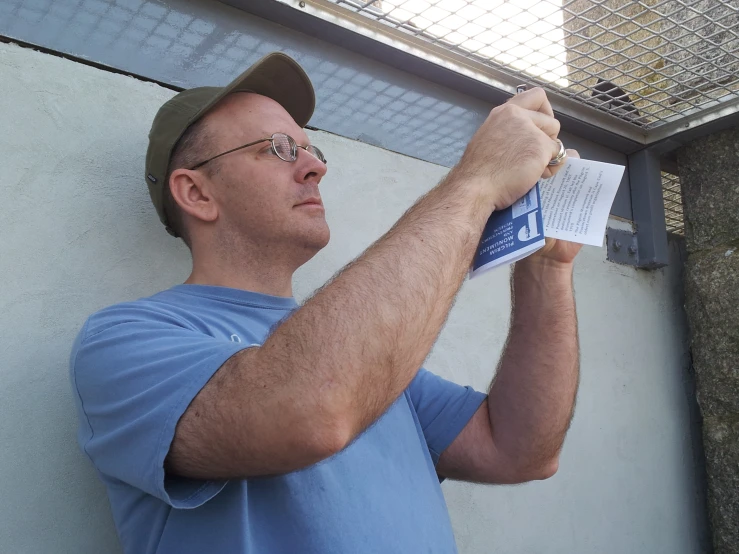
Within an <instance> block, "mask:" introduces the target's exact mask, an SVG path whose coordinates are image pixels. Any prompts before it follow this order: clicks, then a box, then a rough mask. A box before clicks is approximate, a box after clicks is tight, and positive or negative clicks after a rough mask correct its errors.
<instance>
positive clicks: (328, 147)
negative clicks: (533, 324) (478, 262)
mask: <svg viewBox="0 0 739 554" xmlns="http://www.w3.org/2000/svg"><path fill="white" fill-rule="evenodd" d="M171 94H172V92H171V91H169V90H166V89H163V88H160V87H158V86H156V85H153V84H149V83H142V82H139V81H136V80H134V79H132V78H129V77H125V76H121V75H116V74H111V73H107V72H104V71H101V70H98V69H94V68H91V67H87V66H84V65H80V64H77V63H74V62H71V61H67V60H63V59H60V58H56V57H53V56H49V55H46V54H40V53H37V52H33V51H30V50H27V49H22V48H20V47H17V46H14V45H6V44H0V130H2V132H0V168H2V171H0V183H2V190H3V198H4V200H5V206H4V209H3V210H1V211H0V275H1V276H2V282H3V286H2V287H1V288H0V331H1V332H2V336H3V340H2V342H0V379H1V381H0V383H1V384H0V444H1V445H2V448H0V476H1V478H0V498H2V500H3V501H2V503H0V553H2V554H5V553H9V554H10V553H12V554H26V553H29V554H36V553H44V554H45V553H49V552H54V553H74V554H97V553H100V552H106V553H107V552H111V553H113V552H118V551H119V549H118V546H117V539H116V536H115V531H114V528H113V526H112V523H111V518H110V512H109V508H108V506H107V500H106V497H105V493H104V490H103V487H102V486H101V485H100V484H99V483H98V481H97V480H96V476H95V473H94V471H93V469H92V467H91V466H90V464H89V462H88V460H87V459H86V458H85V457H84V456H83V455H82V454H81V453H80V452H79V451H78V450H77V446H76V444H75V437H74V433H75V426H76V421H75V414H74V410H73V405H72V397H71V393H70V389H69V385H68V383H67V356H68V352H69V348H70V345H71V341H72V339H73V337H74V335H75V334H76V332H77V330H78V328H79V326H80V325H81V324H82V322H83V320H84V319H85V317H86V316H87V315H88V314H89V313H91V312H92V311H94V310H96V309H98V308H101V307H103V306H106V305H108V304H111V303H113V302H116V301H120V300H126V299H133V298H136V297H139V296H142V295H148V294H151V293H153V292H155V291H157V290H160V289H162V288H165V287H168V286H170V285H172V284H175V283H178V282H181V281H182V280H183V279H184V278H185V277H186V276H187V274H188V261H189V258H188V254H187V251H186V250H185V248H184V247H183V246H182V245H180V244H179V243H178V242H177V241H175V240H174V239H171V238H170V237H169V236H168V235H167V234H166V233H165V232H164V230H163V229H162V228H161V226H160V224H159V222H158V220H157V218H156V216H155V214H154V211H153V209H152V207H151V205H150V203H149V200H148V195H147V193H146V189H145V186H144V183H143V181H142V177H141V174H142V169H141V168H142V164H143V155H144V151H145V148H146V134H147V131H148V127H149V123H150V121H151V119H152V117H153V115H154V113H155V111H156V109H157V107H158V106H159V105H160V104H161V103H162V102H163V101H165V100H166V99H167V98H169V97H170V96H171ZM311 138H312V140H314V142H315V143H316V144H320V146H321V148H322V149H323V150H324V151H325V152H326V155H327V157H328V158H329V160H330V171H329V174H328V176H327V177H326V179H325V180H324V182H323V184H322V190H323V196H324V200H325V204H326V206H327V213H328V218H329V223H330V225H331V227H332V230H333V238H332V242H331V244H330V245H329V246H328V248H326V249H325V250H324V251H323V252H322V253H321V254H320V255H318V256H317V257H316V258H315V259H314V260H313V261H311V263H310V264H308V265H307V266H306V267H305V268H303V269H302V270H301V271H300V272H299V274H298V278H297V283H296V294H297V295H298V296H299V297H304V296H305V295H306V294H308V293H309V292H310V291H311V290H313V289H314V288H315V287H317V286H319V285H320V284H321V283H322V282H323V281H324V280H325V279H326V278H328V277H329V276H330V275H331V274H332V273H333V272H334V271H335V270H336V269H338V268H339V267H340V266H341V265H343V264H344V263H346V262H347V261H348V260H350V259H351V258H352V257H354V256H356V255H357V254H359V253H360V252H361V251H362V249H363V248H365V247H366V246H367V245H368V244H369V243H370V242H371V241H372V240H373V239H374V238H376V237H378V236H379V235H380V234H381V233H382V232H383V231H385V230H386V229H388V228H389V226H390V225H391V224H392V223H393V221H394V220H395V219H397V217H398V216H399V215H400V214H401V213H402V212H403V211H404V209H405V208H407V207H408V206H409V205H410V204H411V203H412V202H413V200H414V199H415V198H417V197H418V196H419V195H420V194H422V193H423V192H424V191H425V190H427V189H428V188H429V187H431V186H432V185H433V184H435V183H436V182H437V181H438V180H439V179H440V178H441V177H442V175H444V173H445V171H446V170H445V168H443V167H440V166H436V165H433V164H430V163H427V162H422V161H419V160H415V159H411V158H407V157H404V156H401V155H398V154H394V153H391V152H388V151H385V150H382V149H379V148H376V147H373V146H368V145H365V144H361V143H357V142H353V141H350V140H348V139H345V138H341V137H338V136H335V135H330V134H327V133H321V132H316V133H313V134H312V137H311ZM673 255H674V259H673V263H672V264H671V265H670V266H669V267H668V268H666V269H663V270H659V271H655V272H639V271H636V270H634V269H631V268H628V267H622V266H617V265H613V264H611V263H609V262H606V261H605V251H604V250H603V249H598V248H591V247H586V248H585V249H584V250H583V252H582V254H581V256H580V258H579V261H578V264H577V269H576V294H577V300H578V308H579V315H580V327H581V333H582V368H583V375H582V388H581V392H580V397H579V401H578V408H577V414H576V417H575V421H574V423H573V427H572V430H571V432H570V436H569V439H568V441H567V444H566V448H565V450H564V454H563V459H562V463H561V469H560V472H559V473H558V474H557V475H556V476H555V477H554V478H553V479H551V480H549V481H546V482H542V483H536V484H528V485H523V486H517V487H482V486H471V485H465V484H459V483H451V482H450V483H446V484H444V492H445V494H446V497H447V500H448V503H449V507H450V510H451V514H452V520H453V523H454V528H455V533H456V536H457V540H458V543H459V548H460V552H461V553H462V554H473V553H488V552H500V553H524V552H533V553H541V552H546V553H548V554H554V553H559V552H561V553H568V554H579V553H581V554H592V553H614V554H617V553H618V554H621V553H649V554H659V553H665V554H683V553H685V554H688V553H690V554H693V553H695V552H700V551H701V549H702V541H703V533H704V529H703V524H702V515H701V511H700V506H699V503H698V502H697V501H696V495H697V492H696V491H697V487H696V480H695V477H694V475H695V469H694V454H693V451H692V446H691V445H692V435H691V425H690V418H691V411H690V404H689V401H688V396H687V395H686V391H685V385H684V382H685V381H686V380H687V373H686V371H687V369H686V368H687V365H688V360H687V356H686V346H685V324H684V318H683V312H682V308H681V291H680V267H681V263H680V260H679V256H678V251H677V249H676V248H673ZM507 278H508V276H507V272H506V270H499V271H496V272H493V273H490V274H488V275H486V276H484V277H482V278H480V279H478V280H475V281H472V282H469V283H467V284H466V285H465V286H464V288H463V290H462V293H461V295H460V298H459V301H458V302H457V304H456V306H455V308H454V310H453V312H452V314H451V317H450V319H449V322H448V324H447V326H446V328H445V330H444V332H443V334H442V336H441V338H440V340H439V342H438V344H437V345H436V347H435V349H434V351H433V353H432V355H431V357H430V360H429V361H428V364H427V366H428V367H429V368H430V369H432V370H435V371H437V372H439V373H441V374H442V375H445V376H447V377H449V378H452V379H454V380H456V381H458V382H462V383H471V384H473V385H474V386H476V387H478V388H481V389H483V388H485V387H486V386H487V384H488V383H489V381H490V379H491V376H492V372H493V369H494V366H495V363H496V358H497V355H498V353H499V351H500V348H501V346H502V344H503V341H504V338H505V333H506V325H507V318H508V311H509V299H508V285H507Z"/></svg>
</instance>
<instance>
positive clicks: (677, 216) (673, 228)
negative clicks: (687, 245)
mask: <svg viewBox="0 0 739 554" xmlns="http://www.w3.org/2000/svg"><path fill="white" fill-rule="evenodd" d="M662 198H663V199H664V202H665V221H666V223H667V232H668V233H675V234H676V235H682V234H684V228H685V224H684V222H683V194H682V190H681V189H680V178H679V177H678V176H677V175H673V174H672V173H666V172H664V171H663V172H662Z"/></svg>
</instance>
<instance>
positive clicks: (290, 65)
mask: <svg viewBox="0 0 739 554" xmlns="http://www.w3.org/2000/svg"><path fill="white" fill-rule="evenodd" d="M232 92H254V93H256V94H261V95H263V96H267V97H268V98H272V99H273V100H275V101H276V102H279V103H280V105H281V106H282V107H283V108H285V110H286V111H287V113H289V114H290V115H291V116H292V118H293V119H294V120H295V122H296V123H297V124H298V125H300V126H301V127H305V125H306V124H307V123H308V121H309V120H310V118H311V115H313V110H314V108H315V105H316V96H315V93H314V91H313V85H312V84H311V82H310V79H309V78H308V75H306V73H305V71H304V70H303V68H302V67H300V65H298V63H297V62H296V61H295V60H293V59H292V58H291V57H289V56H287V55H285V54H282V53H281V52H274V53H272V54H268V55H267V56H265V57H263V58H262V59H261V60H259V61H258V62H257V63H255V64H254V65H252V66H251V67H250V68H249V69H247V70H246V71H244V72H243V73H242V74H241V75H239V76H238V77H236V79H234V80H233V81H232V82H231V83H230V84H228V85H226V86H225V87H198V88H193V89H189V90H185V91H182V92H180V93H179V94H177V95H176V96H174V97H173V98H171V99H170V100H169V101H167V102H166V103H165V104H164V105H163V106H162V107H161V108H159V111H158V112H157V114H156V116H154V122H153V123H152V124H151V131H149V148H148V149H147V151H146V171H145V179H146V184H147V185H148V186H149V195H150V196H151V201H152V202H153V203H154V207H155V208H156V210H157V213H158V214H159V219H160V220H161V221H162V223H164V226H165V227H166V229H167V232H168V233H169V234H170V235H172V236H177V234H176V233H175V232H174V230H173V229H172V228H171V227H170V226H169V222H168V221H167V214H166V213H165V212H164V187H166V186H169V184H168V183H166V182H165V179H166V178H167V169H169V161H170V157H171V156H172V151H173V150H174V147H175V144H177V141H178V140H180V137H182V135H183V134H184V133H185V131H186V130H187V128H188V127H190V125H192V124H193V123H195V122H196V121H198V120H199V119H200V118H202V117H203V116H204V115H205V114H206V113H208V111H209V110H210V109H212V108H213V107H214V106H215V105H216V104H218V102H220V101H221V100H222V99H223V98H224V97H225V96H226V95H228V94H230V93H232Z"/></svg>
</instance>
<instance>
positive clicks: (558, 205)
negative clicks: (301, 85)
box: [539, 158, 624, 246]
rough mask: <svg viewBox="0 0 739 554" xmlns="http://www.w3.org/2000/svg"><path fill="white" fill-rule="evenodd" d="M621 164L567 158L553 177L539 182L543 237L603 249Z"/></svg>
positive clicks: (619, 177)
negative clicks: (601, 247)
mask: <svg viewBox="0 0 739 554" xmlns="http://www.w3.org/2000/svg"><path fill="white" fill-rule="evenodd" d="M623 174H624V167H623V166H622V165H615V164H609V163H604V162H595V161H592V160H581V159H579V158H568V159H567V161H566V162H565V164H564V166H563V167H562V169H560V170H559V171H558V172H557V174H556V175H555V176H554V177H551V178H549V179H542V180H541V181H539V185H540V189H541V207H542V212H543V216H544V236H546V237H552V238H555V239H562V240H566V241H570V242H577V243H580V244H590V245H592V246H603V237H604V236H605V233H606V225H607V224H608V214H609V213H610V211H611V205H612V204H613V199H614V198H615V197H616V191H617V190H618V185H619V183H621V177H622V176H623Z"/></svg>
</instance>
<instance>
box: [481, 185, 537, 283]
mask: <svg viewBox="0 0 739 554" xmlns="http://www.w3.org/2000/svg"><path fill="white" fill-rule="evenodd" d="M542 246H544V219H543V216H542V211H541V195H540V193H539V183H538V182H537V183H536V185H535V186H534V188H532V189H531V190H530V191H529V192H528V193H526V195H525V196H524V197H523V198H521V199H519V200H518V201H516V202H515V203H514V204H513V205H512V206H510V207H508V208H506V209H505V210H500V211H497V212H493V214H492V215H491V216H490V219H488V222H487V223H486V224H485V230H483V232H482V238H481V239H480V244H479V245H478V247H477V253H476V254H475V257H474V259H473V260H472V268H471V269H470V277H476V276H477V275H479V274H480V273H482V272H484V271H487V270H488V269H492V268H494V267H497V266H500V265H506V264H512V263H513V262H515V261H518V260H520V259H521V258H525V257H526V256H528V255H529V254H531V253H532V252H536V251H537V250H539V248H541V247H542Z"/></svg>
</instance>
